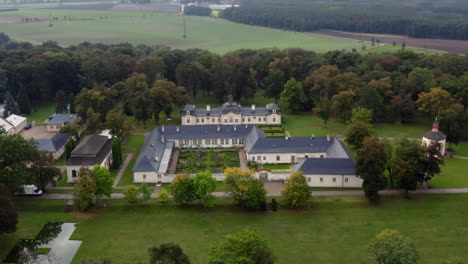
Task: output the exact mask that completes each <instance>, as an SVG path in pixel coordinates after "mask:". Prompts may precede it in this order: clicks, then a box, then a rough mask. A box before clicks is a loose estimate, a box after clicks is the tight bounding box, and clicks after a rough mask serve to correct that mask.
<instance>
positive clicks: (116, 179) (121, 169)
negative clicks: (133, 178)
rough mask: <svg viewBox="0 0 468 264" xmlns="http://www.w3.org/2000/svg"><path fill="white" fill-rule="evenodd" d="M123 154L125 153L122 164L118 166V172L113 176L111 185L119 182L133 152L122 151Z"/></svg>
mask: <svg viewBox="0 0 468 264" xmlns="http://www.w3.org/2000/svg"><path fill="white" fill-rule="evenodd" d="M124 154H125V155H127V157H126V158H125V160H124V162H123V163H122V166H120V169H119V172H118V173H117V176H115V179H114V185H112V187H116V186H117V184H119V181H120V179H122V176H123V175H124V173H125V170H126V169H127V167H128V164H129V163H130V161H131V160H132V157H133V155H134V153H133V152H128V153H124Z"/></svg>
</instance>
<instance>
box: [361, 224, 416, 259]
mask: <svg viewBox="0 0 468 264" xmlns="http://www.w3.org/2000/svg"><path fill="white" fill-rule="evenodd" d="M369 253H370V256H371V258H372V261H374V262H375V263H378V264H416V263H418V261H419V254H418V251H417V250H416V247H415V246H414V243H413V241H412V240H411V239H410V238H408V237H405V236H403V235H402V234H401V233H400V232H398V231H396V230H388V229H387V230H384V231H382V232H381V233H380V234H378V235H377V236H376V237H375V239H374V240H372V242H371V243H370V245H369Z"/></svg>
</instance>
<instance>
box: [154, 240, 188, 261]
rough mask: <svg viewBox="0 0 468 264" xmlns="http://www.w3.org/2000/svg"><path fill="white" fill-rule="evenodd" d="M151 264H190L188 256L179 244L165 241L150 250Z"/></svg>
mask: <svg viewBox="0 0 468 264" xmlns="http://www.w3.org/2000/svg"><path fill="white" fill-rule="evenodd" d="M148 252H149V255H150V264H190V260H189V258H188V256H187V255H186V254H185V253H184V251H183V250H182V248H180V246H179V245H177V244H174V243H163V244H160V245H159V246H157V247H152V248H150V249H149V250H148Z"/></svg>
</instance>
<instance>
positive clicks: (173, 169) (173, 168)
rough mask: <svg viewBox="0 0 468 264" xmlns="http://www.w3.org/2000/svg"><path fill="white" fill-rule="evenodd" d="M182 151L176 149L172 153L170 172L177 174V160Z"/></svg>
mask: <svg viewBox="0 0 468 264" xmlns="http://www.w3.org/2000/svg"><path fill="white" fill-rule="evenodd" d="M179 153H180V151H179V150H178V149H176V150H174V153H173V154H172V159H171V160H172V161H171V166H170V167H169V174H175V173H176V169H177V160H178V159H179Z"/></svg>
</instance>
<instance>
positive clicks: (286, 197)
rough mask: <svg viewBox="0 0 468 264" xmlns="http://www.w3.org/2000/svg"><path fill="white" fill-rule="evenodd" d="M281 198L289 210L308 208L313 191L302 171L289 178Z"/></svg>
mask: <svg viewBox="0 0 468 264" xmlns="http://www.w3.org/2000/svg"><path fill="white" fill-rule="evenodd" d="M281 196H282V198H283V201H284V203H285V205H286V206H287V207H289V208H300V207H305V206H307V203H308V201H309V199H310V196H311V190H310V187H309V185H308V184H307V179H306V177H305V176H304V174H303V173H302V171H297V172H295V173H293V174H292V175H291V176H290V177H289V180H288V182H287V183H286V185H285V187H284V190H283V191H282V192H281Z"/></svg>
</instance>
